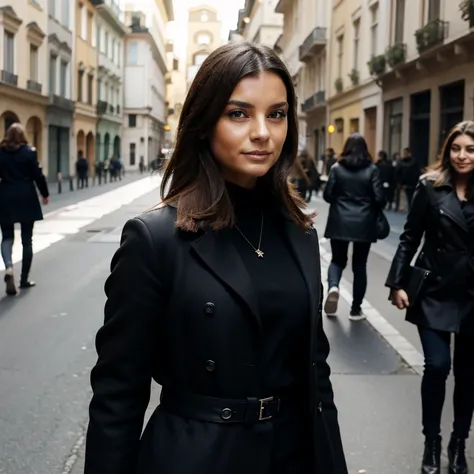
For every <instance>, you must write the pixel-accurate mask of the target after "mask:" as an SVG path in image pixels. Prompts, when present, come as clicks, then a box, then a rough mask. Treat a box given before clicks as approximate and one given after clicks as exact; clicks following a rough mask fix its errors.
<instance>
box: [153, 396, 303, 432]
mask: <svg viewBox="0 0 474 474" xmlns="http://www.w3.org/2000/svg"><path fill="white" fill-rule="evenodd" d="M290 398H291V399H294V397H283V398H282V397H267V398H246V399H241V400H235V399H226V398H213V397H205V396H203V395H195V394H192V393H183V392H178V391H176V390H172V389H165V388H163V390H162V392H161V403H160V407H161V408H163V410H165V411H169V412H171V413H174V414H176V415H179V416H182V417H185V418H192V419H195V420H200V421H207V422H211V423H248V424H254V423H257V422H259V421H265V420H271V419H272V418H273V417H274V416H276V415H277V414H278V413H279V412H280V411H281V410H282V409H283V408H284V407H285V406H286V405H287V404H289V400H290Z"/></svg>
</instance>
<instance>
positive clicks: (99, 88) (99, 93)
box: [97, 79, 102, 100]
mask: <svg viewBox="0 0 474 474" xmlns="http://www.w3.org/2000/svg"><path fill="white" fill-rule="evenodd" d="M97 100H102V79H97Z"/></svg>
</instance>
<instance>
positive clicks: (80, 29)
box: [74, 0, 98, 173]
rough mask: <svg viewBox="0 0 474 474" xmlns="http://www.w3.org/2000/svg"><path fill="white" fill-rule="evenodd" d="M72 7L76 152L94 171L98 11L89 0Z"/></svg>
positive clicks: (83, 0)
mask: <svg viewBox="0 0 474 474" xmlns="http://www.w3.org/2000/svg"><path fill="white" fill-rule="evenodd" d="M75 7H76V35H75V38H76V40H75V64H74V66H75V71H74V74H75V77H76V80H75V81H74V98H75V107H74V136H75V143H76V151H77V153H79V152H82V153H83V154H84V156H85V157H86V158H87V160H88V162H89V168H90V170H91V172H92V173H93V172H94V170H95V161H96V157H95V152H96V146H95V139H96V127H97V70H98V54H97V25H96V15H97V12H96V9H95V6H94V5H93V4H92V3H91V2H90V1H89V0H76V4H75ZM74 158H77V156H75V157H74ZM74 161H75V160H74Z"/></svg>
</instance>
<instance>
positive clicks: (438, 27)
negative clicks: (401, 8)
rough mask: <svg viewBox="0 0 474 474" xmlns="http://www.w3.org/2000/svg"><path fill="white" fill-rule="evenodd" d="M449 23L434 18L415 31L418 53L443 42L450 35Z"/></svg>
mask: <svg viewBox="0 0 474 474" xmlns="http://www.w3.org/2000/svg"><path fill="white" fill-rule="evenodd" d="M448 30H449V23H448V22H447V21H441V20H434V21H430V22H429V23H427V24H426V25H425V26H424V27H423V28H420V29H419V30H417V31H416V32H415V38H416V45H417V48H418V53H420V54H422V53H424V52H425V51H427V50H428V49H430V48H432V47H433V46H437V45H439V44H441V43H442V42H443V41H444V40H445V38H446V37H447V36H448Z"/></svg>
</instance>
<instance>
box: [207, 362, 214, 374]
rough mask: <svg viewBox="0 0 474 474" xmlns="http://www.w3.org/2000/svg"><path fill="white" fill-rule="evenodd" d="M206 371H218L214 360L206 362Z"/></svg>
mask: <svg viewBox="0 0 474 474" xmlns="http://www.w3.org/2000/svg"><path fill="white" fill-rule="evenodd" d="M206 370H207V371H208V372H214V370H216V363H215V362H214V361H213V360H208V361H207V362H206Z"/></svg>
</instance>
